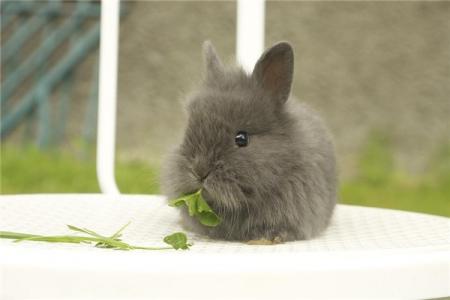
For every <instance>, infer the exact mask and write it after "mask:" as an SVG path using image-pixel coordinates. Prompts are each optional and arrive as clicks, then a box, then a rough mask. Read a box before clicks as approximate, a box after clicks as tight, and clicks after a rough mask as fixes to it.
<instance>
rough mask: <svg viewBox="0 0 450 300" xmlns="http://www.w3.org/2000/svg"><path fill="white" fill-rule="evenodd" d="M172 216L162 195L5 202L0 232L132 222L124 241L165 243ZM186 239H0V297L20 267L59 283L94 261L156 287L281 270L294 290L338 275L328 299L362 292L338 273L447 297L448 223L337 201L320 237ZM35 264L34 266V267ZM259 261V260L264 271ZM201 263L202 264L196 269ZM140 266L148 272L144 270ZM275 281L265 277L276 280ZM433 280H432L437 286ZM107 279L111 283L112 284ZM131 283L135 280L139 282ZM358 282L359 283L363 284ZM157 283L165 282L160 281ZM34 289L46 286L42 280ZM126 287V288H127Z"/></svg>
mask: <svg viewBox="0 0 450 300" xmlns="http://www.w3.org/2000/svg"><path fill="white" fill-rule="evenodd" d="M177 210H178V208H172V207H168V206H167V204H166V201H165V199H164V198H163V197H161V196H143V195H128V196H124V195H122V196H106V195H98V194H94V195H91V194H85V195H80V194H72V195H21V196H1V197H0V230H3V231H18V232H28V233H34V234H43V235H57V234H67V233H68V232H69V231H68V229H67V228H66V226H65V225H66V224H72V225H76V226H79V227H87V228H89V229H92V230H95V231H97V232H99V233H103V234H105V235H108V234H112V233H113V232H115V231H116V230H117V229H118V228H120V227H121V226H122V225H124V224H126V223H128V222H130V221H131V224H130V225H129V226H128V227H127V229H126V230H125V231H124V234H123V240H124V241H126V242H129V243H130V244H136V245H142V246H163V245H164V243H163V242H162V238H163V237H164V236H165V235H167V234H170V233H173V232H176V231H185V230H184V229H183V228H182V227H181V226H180V223H179V214H178V211H177ZM186 233H187V235H188V237H189V240H190V241H191V242H192V243H193V244H194V245H193V246H192V248H191V250H189V251H174V250H168V251H158V252H157V253H156V252H149V251H144V250H135V251H125V252H124V251H114V250H108V249H99V248H94V247H92V246H89V245H71V244H49V243H38V242H23V243H11V241H10V240H0V253H3V255H0V263H1V267H2V274H3V275H2V276H3V277H4V278H3V280H5V278H6V279H8V276H9V278H11V281H9V280H6V281H4V282H6V283H4V287H3V292H4V293H6V294H7V295H8V296H11V294H8V293H9V292H10V291H12V290H11V288H13V287H15V288H16V287H17V286H14V285H15V284H17V283H15V282H14V280H13V279H12V278H14V276H16V275H17V274H19V273H17V274H16V273H15V272H18V271H19V270H23V268H25V269H28V270H29V271H30V272H31V273H30V274H34V275H36V270H37V269H36V268H38V269H39V268H40V269H39V270H40V272H43V273H42V274H43V275H42V276H44V274H46V275H45V276H50V277H51V276H54V277H55V278H63V277H64V275H62V274H66V275H67V274H75V273H76V271H74V270H75V269H77V270H78V272H82V271H83V270H84V271H86V270H93V269H95V268H94V267H93V266H95V265H96V264H100V265H102V266H103V267H104V265H108V269H109V270H110V271H111V272H112V271H114V270H116V271H117V270H119V269H120V270H121V272H124V274H129V276H130V278H133V276H136V274H141V275H140V276H144V277H145V276H150V277H151V279H152V280H153V282H156V281H158V280H159V279H158V280H155V276H156V274H159V275H161V274H163V273H165V272H168V274H170V273H171V276H172V277H170V276H169V275H168V276H169V278H173V277H176V276H178V275H180V274H185V275H186V274H190V275H189V276H191V277H190V278H194V277H195V276H194V275H192V274H197V275H198V272H201V273H202V274H203V275H202V276H206V277H202V278H203V280H207V278H208V276H209V275H208V274H210V275H211V274H215V275H214V276H217V275H218V274H221V276H222V275H223V274H234V275H233V276H232V278H233V279H232V280H238V278H240V277H239V276H241V275H245V274H247V275H245V276H246V277H245V276H244V277H243V278H241V280H244V281H245V278H247V279H248V280H249V278H250V277H248V276H249V275H248V274H249V272H250V274H254V273H255V272H256V273H257V274H260V275H258V276H259V277H261V276H262V277H263V278H262V279H261V278H259V277H258V278H259V279H260V280H266V279H264V276H263V275H262V274H266V275H267V276H269V274H272V275H273V274H280V276H281V277H280V278H282V277H283V276H288V275H287V274H290V275H289V276H294V275H293V274H295V277H292V278H291V279H292V280H293V282H292V284H294V286H295V285H296V284H298V283H295V282H297V280H300V279H301V278H302V276H306V277H305V278H307V279H303V280H311V282H310V284H309V286H312V287H314V286H315V285H317V284H319V281H323V280H324V281H325V282H326V281H327V280H328V279H327V278H334V279H335V280H334V281H335V282H334V283H333V284H331V286H335V288H336V289H335V291H334V292H333V293H332V294H330V295H341V296H342V295H346V296H350V295H358V293H357V291H358V288H353V292H351V293H349V292H350V290H349V287H347V288H345V286H343V285H342V284H340V283H339V282H340V281H342V280H343V279H342V278H341V279H339V277H341V276H342V277H343V278H346V279H345V280H353V281H354V282H355V285H358V284H359V285H361V284H363V283H362V282H359V281H358V278H359V277H360V276H366V277H367V279H370V278H372V277H373V278H372V280H374V278H377V279H376V280H377V282H378V283H377V284H376V285H377V286H378V288H377V290H378V292H379V294H376V293H375V291H374V293H375V294H374V295H389V294H386V292H388V293H392V292H394V291H395V293H397V295H399V296H402V295H403V296H404V295H406V296H408V295H414V297H415V296H425V297H427V298H431V297H442V296H447V295H446V294H450V292H449V291H450V279H449V273H450V271H449V270H450V268H449V266H450V255H449V253H450V219H449V218H444V217H437V216H431V215H425V214H417V213H410V212H401V211H395V210H386V209H378V208H363V207H357V206H349V205H338V207H337V209H336V211H335V214H334V216H333V219H332V222H331V225H330V227H329V228H328V230H327V231H326V232H325V233H324V234H322V235H321V236H320V237H319V238H316V239H313V240H309V241H298V242H289V243H285V244H280V245H274V246H254V245H247V244H244V243H238V242H225V241H216V240H210V239H208V238H205V237H203V236H199V235H197V234H194V233H192V232H186ZM19 254H20V255H19ZM81 257H82V258H84V260H88V261H90V262H91V264H93V265H91V266H89V265H88V264H86V265H85V266H84V264H83V262H82V261H81V259H80V258H81ZM2 258H3V259H2ZM71 258H76V259H75V261H77V262H78V263H77V264H76V266H74V265H72V264H71V262H70V260H71ZM38 260H39V261H40V263H37V261H38ZM56 262H57V263H56ZM108 262H110V264H108ZM162 262H165V264H163V263H162ZM196 262H197V263H196ZM261 262H264V263H263V264H262V265H261ZM172 263H173V264H172ZM202 263H204V264H203V265H202ZM52 264H53V265H52ZM175 264H176V265H177V266H178V267H181V266H183V268H185V269H184V270H180V269H172V270H173V271H170V270H171V268H174V267H175ZM50 265H51V266H50ZM100 265H98V266H97V267H99V266H100ZM146 265H148V266H152V267H149V268H148V269H147V268H145V266H146ZM83 266H84V267H83ZM155 266H156V267H155ZM206 266H209V267H211V268H210V269H208V268H209V267H208V268H207V269H206V271H205V268H206ZM233 266H234V267H233ZM75 267H78V268H75ZM55 268H56V269H55ZM74 268H75V269H74ZM80 268H81V269H80ZM151 268H153V269H154V270H152V269H151ZM189 268H191V269H189ZM202 268H203V269H202ZM255 268H256V269H255ZM47 269H48V270H47ZM57 270H59V271H57ZM62 270H64V271H62ZM156 270H158V271H156ZM256 270H258V271H256ZM383 270H384V271H383ZM178 271H179V272H178ZM419 271H420V272H419ZM61 272H62V273H61ZM97 272H98V271H97ZM111 272H109V274H110V275H108V276H109V277H111V276H112V275H111ZM136 272H137V273H136ZM152 272H153V273H152ZM154 272H157V273H154ZM314 272H315V273H317V272H319V273H317V275H318V278H317V282H315V281H314V276H311V274H312V273H314ZM396 272H397V273H396ZM411 272H412V273H411ZM414 272H417V274H416V273H414ZM112 273H114V272H112ZM408 273H409V274H410V275H411V274H413V275H414V276H415V277H414V276H413V277H411V278H409V279H411V280H413V281H414V282H418V284H416V285H417V286H416V287H410V288H409V289H408V290H406V288H405V290H404V291H403V290H402V289H401V288H402V284H404V285H405V287H406V286H408V285H409V286H410V285H411V281H408V280H409V279H408ZM14 274H16V275H14ZM21 274H22V280H23V278H26V276H25V277H24V276H23V272H21ZM133 274H134V275H133ZM151 274H153V275H151ZM364 274H365V275H364ZM377 274H378V275H377ZM383 274H385V276H390V277H392V279H390V281H393V282H394V283H395V284H394V283H392V282H391V284H389V283H388V282H387V281H386V282H385V283H383V282H382V281H383ZM402 274H403V275H402ZM272 275H270V276H269V277H270V278H272V279H273V276H272ZM103 276H104V274H103ZM152 276H153V277H152ZM199 276H200V275H199ZM333 276H334V277H333ZM371 276H372V277H371ZM377 276H378V277H377ZM396 276H398V277H399V278H401V277H404V279H402V280H403V281H404V282H403V281H402V280H400V279H399V280H400V281H402V282H400V281H398V282H396V280H397V279H396ZM405 276H406V277H405ZM430 276H432V277H430ZM50 277H49V278H50ZM113 277H114V276H113ZM150 277H149V280H150ZM159 277H161V276H159ZM159 277H158V278H159ZM200 277H201V276H200ZM96 278H97V277H96ZM205 278H206V279H205ZM427 278H428V282H427ZM431 278H433V280H432V281H433V283H432V282H431ZM109 280H113V281H114V278H109ZM117 280H118V279H117ZM134 280H135V282H139V280H137V281H136V279H134ZM227 280H231V279H230V278H228V279H227ZM255 280H257V279H255ZM289 280H290V279H289ZM289 280H284V281H280V283H278V284H277V285H281V286H280V287H279V288H283V289H285V288H286V287H285V286H284V285H285V284H287V285H288V286H289V282H290V281H289ZM359 280H360V281H361V279H359ZM380 280H381V281H380ZM94 281H95V280H94ZM184 281H186V280H184ZM86 282H87V281H86ZM158 282H160V283H161V281H160V280H159V281H158ZM240 282H242V281H240ZM269 282H272V283H273V282H274V281H273V280H269ZM358 282H359V283H358ZM40 284H41V285H43V286H45V284H42V283H40ZM122 284H123V283H122ZM136 284H137V283H136ZM147 284H148V283H147ZM339 284H340V286H339ZM383 284H384V286H383ZM347 285H348V284H347ZM390 285H392V286H390ZM62 286H63V285H62ZM132 286H133V285H132ZM162 286H164V284H162V285H161V284H159V285H158V287H153V289H154V293H147V292H146V293H147V294H146V293H143V294H139V293H138V294H136V291H135V292H134V293H135V294H136V295H138V296H142V295H156V294H158V293H159V292H161V293H162V290H159V288H161V287H162ZM212 286H213V284H212ZM268 286H270V285H268ZM294 286H292V287H294ZM267 288H268V287H267ZM38 289H39V288H38ZM40 289H42V287H41V288H40ZM53 289H54V287H53ZM130 289H132V288H131V287H130ZM134 289H136V288H134ZM367 289H368V287H367V286H365V287H364V289H361V292H362V291H365V293H366V294H365V295H367V291H368V290H367ZM383 289H384V290H383ZM125 290H126V289H125ZM325 290H327V289H325ZM122 291H123V290H122ZM91 292H92V293H94V292H93V291H91ZM99 292H100V291H99ZM103 292H104V291H103ZM247 292H248V293H247ZM247 292H245V291H240V292H239V295H241V296H243V297H244V298H248V297H250V298H251V296H252V295H253V296H255V298H259V299H262V298H264V297H265V296H270V295H272V294H271V293H272V292H273V291H272V289H269V292H267V293H263V294H261V293H260V292H254V291H253V292H251V291H247ZM278 292H281V291H278ZM285 292H286V294H285V296H286V297H287V298H290V297H291V296H293V295H296V296H298V295H300V294H301V295H306V296H307V295H310V296H311V295H327V293H328V292H330V293H331V292H332V290H331V291H330V290H328V292H327V291H320V289H318V290H314V288H304V290H303V291H302V292H300V294H299V292H298V291H297V292H296V293H294V294H292V293H293V291H291V292H292V293H290V292H289V291H288V290H283V293H285ZM41 293H42V295H45V296H46V297H47V298H51V296H52V295H53V296H55V295H56V296H55V297H57V296H58V297H61V296H62V295H64V294H58V293H57V292H55V291H52V292H50V291H47V290H45V289H44V290H42V291H41ZM46 293H47V294H46ZM49 293H50V294H49ZM51 293H53V294H51ZM55 293H56V294H55ZM74 293H75V294H76V296H77V297H78V296H80V295H81V296H82V295H85V294H80V292H74ZM77 293H78V294H77ZM124 293H125V292H124ZM155 293H156V294H155ZM230 293H231V294H230ZM339 293H341V294H339ZM412 293H414V294H412ZM421 293H422V294H421ZM94 294H95V293H94ZM1 295H2V294H0V296H1ZM39 295H40V294H39ZM87 295H90V294H87ZM104 295H105V294H104ZM114 295H120V293H119V292H117V291H116V293H115V294H114ZM124 295H129V294H124ZM161 295H164V293H162V294H161ZM183 295H184V296H185V298H189V297H188V296H189V295H190V294H189V289H187V290H185V291H184V294H183ZM223 295H225V296H224V298H227V297H230V296H233V297H234V296H236V295H234V294H233V293H232V290H231V291H226V292H224V294H223ZM264 295H265V296H264ZM34 296H36V295H34ZM192 296H193V298H195V297H196V298H198V297H199V296H198V295H195V294H193V295H192ZM194 296H195V297H194ZM216 296H220V295H216ZM296 296H295V297H296ZM429 296H431V297H429ZM105 297H106V296H105ZM127 297H128V296H127ZM295 297H294V298H295ZM0 298H1V297H0ZM200 298H201V297H200ZM269 298H270V297H269ZM419 298H420V297H419ZM2 299H3V298H2ZM8 299H10V298H8ZM11 299H12V298H11Z"/></svg>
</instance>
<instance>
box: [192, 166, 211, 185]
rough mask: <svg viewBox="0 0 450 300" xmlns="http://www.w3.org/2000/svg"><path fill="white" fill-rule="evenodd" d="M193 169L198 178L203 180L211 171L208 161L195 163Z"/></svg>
mask: <svg viewBox="0 0 450 300" xmlns="http://www.w3.org/2000/svg"><path fill="white" fill-rule="evenodd" d="M193 171H194V173H195V175H196V176H197V178H198V180H200V181H201V182H203V181H204V180H205V179H206V177H208V175H209V173H210V168H209V167H208V165H207V164H206V163H201V162H196V163H195V164H194V165H193Z"/></svg>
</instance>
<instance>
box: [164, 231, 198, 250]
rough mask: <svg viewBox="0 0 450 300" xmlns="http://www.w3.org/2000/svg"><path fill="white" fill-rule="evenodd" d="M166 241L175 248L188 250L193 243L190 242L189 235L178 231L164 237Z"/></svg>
mask: <svg viewBox="0 0 450 300" xmlns="http://www.w3.org/2000/svg"><path fill="white" fill-rule="evenodd" d="M164 242H165V243H166V244H168V245H170V246H172V247H173V248H174V249H175V250H178V249H183V250H188V249H189V247H190V246H192V244H188V242H187V237H186V235H185V234H184V233H182V232H176V233H173V234H171V235H168V236H166V237H165V238H164Z"/></svg>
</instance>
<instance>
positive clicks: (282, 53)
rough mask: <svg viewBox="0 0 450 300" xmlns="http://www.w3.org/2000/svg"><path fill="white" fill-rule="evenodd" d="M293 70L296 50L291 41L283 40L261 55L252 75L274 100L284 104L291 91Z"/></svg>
mask: <svg viewBox="0 0 450 300" xmlns="http://www.w3.org/2000/svg"><path fill="white" fill-rule="evenodd" d="M293 72H294V52H293V50H292V47H291V45H290V44H289V43H286V42H281V43H278V44H276V45H275V46H273V47H272V48H270V49H268V50H266V52H264V53H263V54H262V55H261V57H260V59H259V60H258V62H257V63H256V65H255V68H254V69H253V73H252V76H253V78H255V80H256V81H257V82H258V84H260V85H261V86H262V88H263V89H264V90H266V91H267V92H269V93H270V94H271V96H272V98H273V100H274V101H277V102H278V103H279V104H283V103H284V102H285V101H286V100H287V99H288V98H289V94H290V92H291V86H292V76H293Z"/></svg>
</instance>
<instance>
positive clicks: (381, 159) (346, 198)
mask: <svg viewBox="0 0 450 300" xmlns="http://www.w3.org/2000/svg"><path fill="white" fill-rule="evenodd" d="M88 156H89V155H88ZM89 157H90V158H85V159H82V158H77V157H75V156H74V155H73V154H68V153H66V152H57V151H45V152H44V151H38V150H36V149H34V148H26V149H22V148H18V147H15V146H3V147H2V153H1V193H2V194H16V193H80V192H81V193H94V192H99V188H98V186H97V180H96V175H95V162H94V160H93V156H92V155H90V156H89ZM358 171H359V172H358V175H357V176H355V178H353V179H352V180H348V181H345V182H342V183H341V186H340V202H341V203H347V204H357V205H364V206H376V207H385V208H393V209H401V210H409V211H416V212H424V213H430V214H436V215H442V216H449V217H450V146H446V147H443V148H442V151H440V152H439V153H438V154H436V156H435V157H434V158H433V160H432V161H431V163H430V168H429V170H428V171H427V172H426V174H424V175H423V176H421V177H412V176H410V175H408V174H406V173H402V172H400V171H399V170H396V169H395V168H394V164H393V158H392V153H391V151H390V144H389V141H388V140H387V139H385V138H383V137H382V136H379V135H374V136H372V137H371V138H370V139H369V142H368V143H367V145H366V147H365V148H364V149H363V150H362V152H361V155H360V158H359V161H358ZM158 174H159V168H158V166H156V165H153V166H152V165H148V164H146V163H144V162H141V161H132V162H123V161H119V162H117V164H116V178H117V182H118V185H119V188H120V190H121V191H122V192H123V193H144V194H153V193H158V192H159V183H158Z"/></svg>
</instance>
